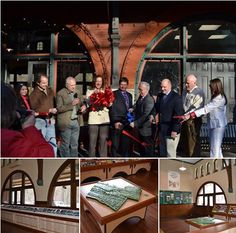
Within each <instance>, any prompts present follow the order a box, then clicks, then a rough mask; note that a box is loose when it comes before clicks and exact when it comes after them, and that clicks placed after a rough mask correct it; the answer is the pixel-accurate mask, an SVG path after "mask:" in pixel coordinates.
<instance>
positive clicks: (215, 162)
mask: <svg viewBox="0 0 236 233" xmlns="http://www.w3.org/2000/svg"><path fill="white" fill-rule="evenodd" d="M217 171H218V160H217V159H214V172H217Z"/></svg>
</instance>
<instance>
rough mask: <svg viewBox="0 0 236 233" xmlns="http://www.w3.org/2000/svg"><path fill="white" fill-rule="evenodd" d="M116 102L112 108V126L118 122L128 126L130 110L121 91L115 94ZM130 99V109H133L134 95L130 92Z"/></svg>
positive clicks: (110, 112) (128, 94)
mask: <svg viewBox="0 0 236 233" xmlns="http://www.w3.org/2000/svg"><path fill="white" fill-rule="evenodd" d="M113 93H114V97H115V100H114V102H113V104H112V106H111V107H110V111H109V114H110V121H111V124H112V125H113V124H115V123H116V122H121V123H122V124H123V125H125V124H127V123H128V122H127V113H128V109H127V106H126V103H125V98H124V96H123V94H122V92H121V90H120V89H118V90H116V91H114V92H113ZM126 93H127V96H128V99H129V107H128V108H132V95H131V94H130V93H129V92H126Z"/></svg>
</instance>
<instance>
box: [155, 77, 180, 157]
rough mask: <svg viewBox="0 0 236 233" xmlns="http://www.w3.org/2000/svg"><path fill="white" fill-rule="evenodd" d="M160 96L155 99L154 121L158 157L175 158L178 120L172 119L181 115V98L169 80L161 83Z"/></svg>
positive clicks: (178, 130) (178, 127)
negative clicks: (157, 133) (155, 123)
mask: <svg viewBox="0 0 236 233" xmlns="http://www.w3.org/2000/svg"><path fill="white" fill-rule="evenodd" d="M161 90H162V94H161V96H160V97H159V98H158V99H157V102H156V104H155V108H156V113H157V117H156V121H157V122H158V127H159V155H160V156H161V157H176V151H177V146H178V143H179V138H180V129H181V124H180V120H178V119H176V118H173V116H179V115H182V114H183V112H184V111H183V104H182V99H181V96H180V95H179V94H178V93H176V92H174V91H173V90H172V84H171V81H170V80H169V79H163V80H162V81H161Z"/></svg>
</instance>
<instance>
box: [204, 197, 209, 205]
mask: <svg viewBox="0 0 236 233" xmlns="http://www.w3.org/2000/svg"><path fill="white" fill-rule="evenodd" d="M207 205H208V196H205V204H204V206H207Z"/></svg>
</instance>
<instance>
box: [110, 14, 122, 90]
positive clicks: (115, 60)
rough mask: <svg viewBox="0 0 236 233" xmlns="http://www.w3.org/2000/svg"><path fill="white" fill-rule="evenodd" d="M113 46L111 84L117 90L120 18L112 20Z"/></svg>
mask: <svg viewBox="0 0 236 233" xmlns="http://www.w3.org/2000/svg"><path fill="white" fill-rule="evenodd" d="M110 38H111V45H112V64H111V65H112V77H111V82H112V83H111V84H112V88H114V89H117V88H118V87H119V44H120V34H119V18H118V17H114V18H112V28H111V34H110Z"/></svg>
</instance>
